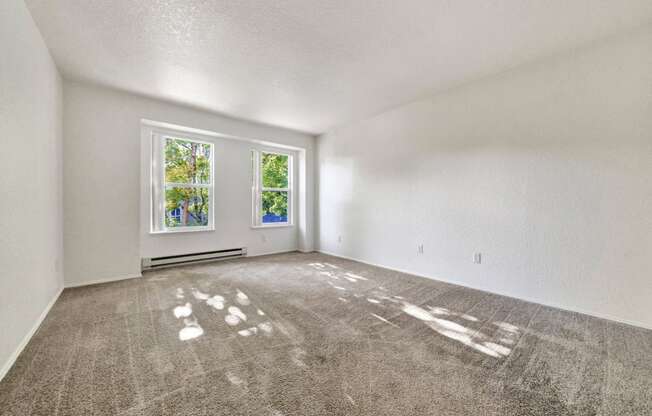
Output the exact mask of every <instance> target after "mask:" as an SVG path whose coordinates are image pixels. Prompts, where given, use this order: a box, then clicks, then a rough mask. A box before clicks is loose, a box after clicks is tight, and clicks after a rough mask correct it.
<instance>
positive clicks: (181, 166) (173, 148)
mask: <svg viewBox="0 0 652 416" xmlns="http://www.w3.org/2000/svg"><path fill="white" fill-rule="evenodd" d="M211 147H212V146H211V145H210V144H204V143H198V142H193V141H190V140H182V139H173V138H170V137H168V138H167V139H166V140H165V182H168V183H170V182H172V183H197V184H209V183H210V182H211Z"/></svg>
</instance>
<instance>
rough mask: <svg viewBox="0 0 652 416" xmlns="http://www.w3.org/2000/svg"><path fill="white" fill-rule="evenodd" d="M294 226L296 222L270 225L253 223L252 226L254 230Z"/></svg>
mask: <svg viewBox="0 0 652 416" xmlns="http://www.w3.org/2000/svg"><path fill="white" fill-rule="evenodd" d="M290 227H294V224H269V225H252V226H251V228H253V229H254V230H257V229H261V228H290Z"/></svg>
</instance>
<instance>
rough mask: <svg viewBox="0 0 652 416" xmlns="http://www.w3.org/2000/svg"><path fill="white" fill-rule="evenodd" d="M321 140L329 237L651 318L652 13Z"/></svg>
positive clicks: (328, 246)
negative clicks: (624, 28) (601, 38)
mask: <svg viewBox="0 0 652 416" xmlns="http://www.w3.org/2000/svg"><path fill="white" fill-rule="evenodd" d="M317 143H318V169H319V191H318V242H319V243H318V244H319V248H320V249H321V250H322V251H325V252H330V253H335V254H337V255H342V256H349V257H353V258H356V259H360V260H363V261H366V262H371V263H376V264H381V265H385V266H388V267H391V268H397V269H402V270H406V271H411V272H414V273H417V274H421V275H426V276H429V277H432V278H435V279H441V280H446V281H451V282H456V283H459V284H462V285H466V286H470V287H475V288H480V289H484V290H488V291H492V292H497V293H501V294H506V295H511V296H515V297H519V298H523V299H530V300H534V301H537V302H541V303H544V304H549V305H553V306H555V305H556V306H560V307H563V308H567V309H572V310H577V311H584V312H588V313H591V314H594V315H598V316H603V317H610V318H613V319H617V320H622V321H627V322H630V323H634V324H638V325H641V326H647V327H652V307H651V305H652V261H651V260H652V28H649V27H648V28H647V29H644V30H640V31H638V32H637V33H630V34H629V35H628V36H625V37H621V38H619V39H611V40H609V41H605V42H602V43H601V44H597V45H592V46H590V47H587V48H585V49H581V50H576V51H573V52H572V53H569V54H566V55H564V56H559V57H556V58H554V59H549V60H547V61H542V62H539V63H537V64H533V65H529V66H527V67H522V68H520V69H515V70H513V71H510V72H507V73H504V74H502V75H500V76H497V77H494V78H491V79H485V80H482V81H478V82H475V83H473V84H472V85H468V86H465V87H461V88H458V89H455V90H451V91H448V92H446V93H443V94H440V95H437V96H434V97H431V98H428V99H424V100H422V101H418V102H414V103H411V104H408V105H404V106H401V107H399V108H396V109H393V110H391V111H388V112H385V113H383V114H380V115H378V116H375V117H372V118H369V119H367V120H364V121H360V122H356V123H354V124H351V125H349V126H346V127H342V128H339V129H336V130H334V131H332V132H329V133H328V134H325V135H323V136H322V137H320V138H318V140H317ZM338 236H341V237H342V241H341V242H338ZM418 244H424V254H421V255H419V254H417V245H418ZM474 252H481V253H482V254H483V259H482V264H473V261H472V258H473V254H474ZM435 306H436V305H435Z"/></svg>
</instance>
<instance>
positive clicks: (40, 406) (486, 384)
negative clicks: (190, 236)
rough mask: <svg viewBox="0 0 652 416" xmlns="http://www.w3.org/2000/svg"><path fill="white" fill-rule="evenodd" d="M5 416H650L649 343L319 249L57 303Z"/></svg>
mask: <svg viewBox="0 0 652 416" xmlns="http://www.w3.org/2000/svg"><path fill="white" fill-rule="evenodd" d="M3 319H8V317H3ZM0 413H1V414H2V415H48V416H50V415H116V414H119V415H134V416H135V415H270V416H281V415H438V416H445V415H473V416H484V415H501V416H503V415H504V416H508V415H528V416H529V415H602V416H605V415H632V416H644V415H652V331H646V330H642V329H636V328H633V327H629V326H626V325H621V324H616V323H613V322H608V321H604V320H600V319H595V318H590V317H587V316H584V315H580V314H575V313H570V312H564V311H560V310H556V309H552V308H548V307H542V306H539V305H536V304H532V303H527V302H523V301H519V300H516V299H511V298H506V297H501V296H497V295H492V294H488V293H484V292H480V291H476V290H470V289H465V288H462V287H459V286H454V285H449V284H444V283H440V282H435V281H431V280H426V279H422V278H417V277H414V276H409V275H405V274H401V273H396V272H392V271H388V270H384V269H379V268H374V267H370V266H367V265H364V264H360V263H356V262H352V261H347V260H342V259H338V258H334V257H329V256H324V255H321V254H300V253H290V254H283V255H275V256H268V257H260V258H252V259H242V260H233V261H226V262H218V263H210V264H204V265H199V266H191V267H185V268H176V269H167V270H160V271H156V272H150V273H147V274H145V277H144V278H143V279H133V280H128V281H122V282H116V283H110V284H103V285H96V286H89V287H84V288H78V289H68V290H65V291H64V292H63V294H62V296H61V298H60V299H59V300H58V302H57V303H56V304H55V306H54V308H53V309H52V311H51V312H50V314H49V316H48V317H47V319H46V320H45V322H44V324H43V325H42V327H41V328H40V329H39V331H38V333H37V334H36V335H35V337H34V338H33V339H32V341H31V342H30V343H29V345H28V346H27V348H26V349H25V351H24V352H23V353H22V354H21V356H20V357H19V358H18V361H17V362H16V365H15V366H14V367H13V369H12V370H11V371H10V372H9V374H8V375H7V376H6V377H5V379H4V380H3V381H2V382H1V383H0Z"/></svg>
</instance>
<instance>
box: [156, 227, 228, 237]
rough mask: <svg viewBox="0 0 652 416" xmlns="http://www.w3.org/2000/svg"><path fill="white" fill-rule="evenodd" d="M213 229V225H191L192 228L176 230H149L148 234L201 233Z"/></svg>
mask: <svg viewBox="0 0 652 416" xmlns="http://www.w3.org/2000/svg"><path fill="white" fill-rule="evenodd" d="M208 231H215V228H214V227H196V228H195V227H193V228H190V227H188V228H183V229H177V230H164V231H150V232H149V234H150V235H165V234H180V233H201V232H208Z"/></svg>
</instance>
